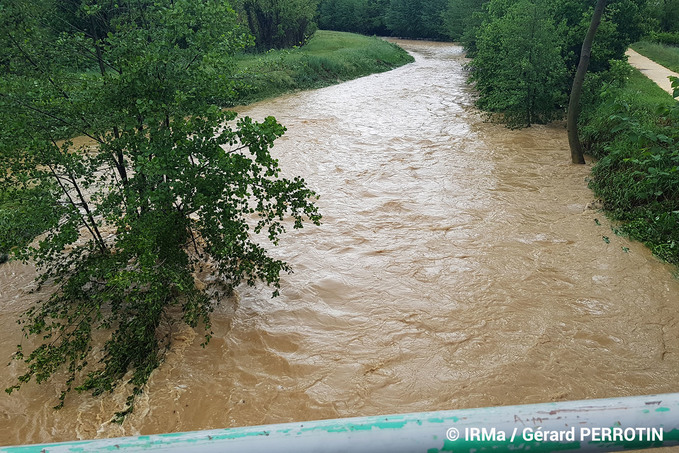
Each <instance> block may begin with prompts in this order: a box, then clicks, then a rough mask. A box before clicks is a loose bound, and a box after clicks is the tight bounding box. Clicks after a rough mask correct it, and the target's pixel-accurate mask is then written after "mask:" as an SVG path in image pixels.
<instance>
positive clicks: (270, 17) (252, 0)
mask: <svg viewBox="0 0 679 453" xmlns="http://www.w3.org/2000/svg"><path fill="white" fill-rule="evenodd" d="M239 5H240V9H242V12H243V14H244V16H245V18H246V21H247V24H248V26H249V27H250V31H251V32H252V34H253V35H254V37H255V44H256V45H257V48H258V49H260V50H269V49H281V48H284V47H293V46H300V45H302V44H304V43H305V42H306V41H307V40H308V39H309V37H311V35H312V34H313V33H314V31H316V24H315V22H314V17H315V16H316V9H317V6H318V2H317V1H316V0H240V2H239Z"/></svg>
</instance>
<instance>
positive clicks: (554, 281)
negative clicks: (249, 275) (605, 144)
mask: <svg viewBox="0 0 679 453" xmlns="http://www.w3.org/2000/svg"><path fill="white" fill-rule="evenodd" d="M402 45H403V46H404V47H405V48H406V49H408V50H409V51H410V52H412V53H413V55H414V56H415V58H416V62H415V63H413V64H410V65H407V66H405V67H402V68H399V69H396V70H394V71H390V72H388V73H384V74H378V75H373V76H369V77H365V78H362V79H359V80H355V81H351V82H347V83H343V84H341V85H337V86H333V87H329V88H325V89H321V90H316V91H309V92H304V93H298V94H293V95H289V96H284V97H282V98H278V99H275V100H271V101H266V102H262V103H259V104H256V105H252V106H249V107H246V108H242V109H241V113H243V114H247V115H250V116H253V117H255V118H258V119H261V118H263V117H265V116H267V115H274V116H276V118H277V119H278V120H279V121H280V122H281V123H283V124H284V125H286V126H287V128H288V132H287V133H286V135H285V136H284V137H283V138H282V139H280V140H279V141H278V142H277V144H276V146H275V147H274V149H273V151H274V154H275V156H276V157H277V158H279V160H280V163H281V166H282V167H283V169H284V173H286V174H287V175H289V176H292V175H297V174H299V175H304V176H305V178H306V180H307V182H308V183H309V185H310V186H311V187H312V188H314V190H316V191H317V192H318V193H319V194H320V195H321V199H320V202H319V204H320V207H321V210H322V213H323V214H324V221H323V225H322V226H320V227H313V226H310V227H305V228H304V229H303V230H297V231H293V232H290V233H289V234H288V235H287V236H286V237H285V238H284V239H283V240H282V242H281V245H280V247H279V248H278V249H277V250H276V252H275V253H276V255H277V256H279V257H282V258H283V259H285V260H288V261H289V262H290V263H291V264H292V266H293V268H294V270H295V273H294V274H291V275H286V276H284V278H283V282H282V291H281V296H280V297H279V298H276V299H271V297H270V295H271V291H270V290H269V289H267V288H263V287H260V288H239V291H238V298H237V299H234V300H233V301H230V302H229V303H227V304H224V306H222V307H220V308H219V309H218V310H217V312H216V313H215V314H214V316H213V322H214V331H215V336H214V338H213V339H212V341H211V342H210V344H209V345H208V347H207V348H205V349H203V348H201V347H200V343H201V340H202V338H201V333H200V332H194V331H193V330H192V329H190V328H182V329H179V330H178V331H176V332H174V334H173V346H172V350H171V352H170V353H169V354H168V356H167V360H166V361H165V362H164V363H163V364H162V366H161V367H160V368H159V369H158V370H157V371H155V372H154V374H153V375H152V377H151V380H150V384H149V386H148V390H147V392H146V393H145V394H144V396H143V397H142V398H141V400H140V401H139V403H138V405H137V408H136V410H135V412H134V414H133V415H132V416H130V417H129V418H128V419H127V420H126V421H125V423H124V424H123V425H122V426H118V425H112V424H110V423H108V420H109V418H110V415H111V414H112V413H113V411H114V410H118V409H120V408H121V407H122V404H123V402H124V395H123V394H122V393H115V394H113V395H109V396H106V397H104V398H99V399H92V398H90V397H89V396H87V395H76V394H74V395H71V396H69V397H68V398H67V400H66V407H65V408H64V409H63V410H61V411H59V412H55V411H53V410H52V409H51V407H52V406H53V405H54V404H56V402H57V396H58V392H57V390H56V389H55V388H54V387H53V386H52V385H51V384H50V383H49V382H48V383H45V384H43V385H40V386H38V385H36V384H30V385H28V386H26V387H25V388H24V389H22V390H21V391H19V392H18V393H15V394H13V395H11V396H8V395H6V394H5V393H4V392H3V393H2V395H0V445H2V444H18V443H34V442H46V441H57V440H72V439H85V438H95V437H107V436H121V435H136V434H148V433H157V432H171V431H189V430H197V429H208V428H221V427H233V426H244V425H256V424H263V423H278V422H290V421H301V420H310V419H322V418H334V417H349V416H360V415H376V414H389V413H399V412H414V411H429V410H438V409H455V408H469V407H478V406H490V405H508V404H522V403H537V402H545V401H556V400H565V399H583V398H601V397H613V396H624V395H636V394H649V393H657V392H676V391H678V390H679V384H678V383H679V355H678V354H677V353H678V352H679V325H678V321H679V310H678V308H679V283H678V282H677V280H675V279H674V278H673V277H672V275H671V269H670V268H669V267H668V266H665V265H663V264H661V263H659V262H658V261H657V260H656V259H654V258H653V257H652V256H651V254H650V252H649V251H648V250H646V249H645V248H644V247H643V246H641V245H640V244H637V243H631V242H629V241H627V240H625V239H623V238H620V237H617V236H615V234H614V233H613V232H612V231H611V228H610V224H609V223H608V222H607V221H606V220H605V219H604V217H603V215H602V214H601V213H600V212H598V211H597V210H596V209H592V206H591V202H592V201H593V200H594V199H593V195H592V193H591V192H590V191H589V189H588V188H587V182H586V179H587V176H588V173H589V167H588V166H574V165H571V164H570V163H569V162H570V157H569V151H568V145H567V138H566V131H565V129H564V127H563V125H553V126H546V127H544V126H538V127H533V128H530V129H527V130H520V131H510V130H508V129H505V128H504V127H502V126H499V125H493V124H488V123H484V122H483V121H482V119H481V117H480V116H479V114H478V112H477V111H476V110H475V109H474V108H473V99H472V96H473V92H472V90H471V88H470V87H468V86H467V85H466V84H465V73H464V70H463V64H464V62H465V60H464V57H463V55H462V50H461V48H460V47H457V46H453V45H449V44H435V43H427V42H407V41H406V42H403V43H402ZM597 219H598V221H597ZM32 278H33V273H32V270H31V269H30V268H29V267H26V266H23V265H20V264H17V263H9V264H4V265H2V266H0V309H1V314H0V358H2V360H4V361H5V362H7V361H9V357H10V354H11V353H12V352H13V350H14V346H15V345H16V344H17V342H18V339H19V327H18V326H17V325H16V324H15V319H16V317H17V316H18V314H19V313H20V312H21V311H22V310H23V309H25V308H26V307H27V306H28V304H29V303H30V302H31V300H32V299H33V298H35V297H36V296H35V295H31V294H27V290H28V289H30V288H31V286H32V283H31V282H32ZM3 365H4V363H3ZM20 371H21V367H20V366H19V364H16V363H13V364H12V365H10V366H9V367H6V368H4V370H3V372H2V373H1V374H0V386H2V388H4V387H7V386H8V385H10V384H12V383H13V382H14V381H13V379H14V378H15V377H16V375H17V374H18V373H19V372H20Z"/></svg>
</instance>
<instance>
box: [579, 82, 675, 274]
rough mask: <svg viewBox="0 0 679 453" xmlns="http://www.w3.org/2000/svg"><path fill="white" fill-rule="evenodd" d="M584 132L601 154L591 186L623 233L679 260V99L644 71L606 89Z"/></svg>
mask: <svg viewBox="0 0 679 453" xmlns="http://www.w3.org/2000/svg"><path fill="white" fill-rule="evenodd" d="M583 126H584V127H583V136H584V137H583V138H584V140H585V143H587V144H588V145H589V147H590V150H591V151H593V154H595V155H596V156H597V157H600V160H599V161H598V162H597V164H596V165H595V166H594V168H593V169H592V180H591V182H590V187H591V188H592V190H593V191H594V192H595V193H596V194H597V196H599V197H600V198H601V199H602V200H603V201H604V210H606V213H607V215H608V216H609V217H611V218H612V219H614V220H616V221H619V222H620V225H621V226H620V228H619V230H618V232H619V233H622V234H625V235H627V236H629V237H630V238H632V239H635V240H638V241H640V242H643V243H644V244H646V245H647V246H648V247H649V248H650V249H651V250H652V251H653V253H654V254H655V255H656V256H658V257H659V258H661V259H663V260H665V261H667V262H670V263H673V264H675V265H679V148H678V147H677V145H678V144H679V103H677V102H676V101H674V100H673V99H672V97H671V96H670V95H669V94H667V93H666V92H665V91H663V90H662V89H660V88H659V87H658V86H657V85H656V84H655V83H653V82H652V81H650V80H649V79H648V78H646V77H645V76H644V75H642V74H641V73H640V72H639V71H637V70H633V71H631V72H630V75H629V77H628V79H627V82H626V83H625V84H624V85H622V86H619V87H615V88H612V89H608V90H605V91H604V93H603V95H602V96H601V102H600V103H599V104H598V105H597V106H596V108H595V109H594V110H592V111H589V112H587V113H586V117H585V118H584V122H583Z"/></svg>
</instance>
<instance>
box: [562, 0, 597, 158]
mask: <svg viewBox="0 0 679 453" xmlns="http://www.w3.org/2000/svg"><path fill="white" fill-rule="evenodd" d="M605 7H606V0H597V3H596V7H595V8H594V14H592V22H591V23H590V26H589V30H588V31H587V35H585V40H584V41H583V43H582V50H581V51H580V63H579V64H578V69H577V71H576V73H575V78H574V79H573V88H572V89H571V95H570V101H569V103H568V144H569V146H570V149H571V161H572V162H573V163H574V164H584V163H585V158H584V156H583V152H582V144H581V143H580V137H579V135H578V116H579V113H580V95H581V94H582V85H583V83H584V81H585V74H586V73H587V66H588V65H589V58H590V54H591V51H592V42H593V41H594V35H595V34H596V30H597V28H598V27H599V23H600V22H601V16H602V15H603V12H604V8H605Z"/></svg>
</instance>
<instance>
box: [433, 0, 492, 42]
mask: <svg viewBox="0 0 679 453" xmlns="http://www.w3.org/2000/svg"><path fill="white" fill-rule="evenodd" d="M483 3H484V2H483V1H479V0H448V4H447V5H446V8H445V10H444V11H443V13H442V17H443V22H444V26H445V30H446V34H447V36H448V37H449V38H450V39H453V40H459V39H460V38H462V35H463V34H464V32H465V30H466V29H467V27H468V26H469V24H470V21H471V19H472V15H473V14H474V13H476V12H479V11H481V9H482V7H483Z"/></svg>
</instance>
